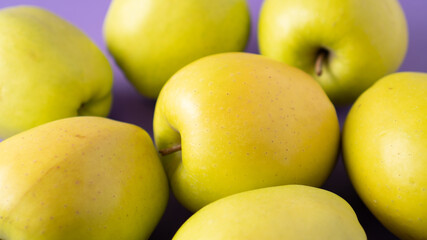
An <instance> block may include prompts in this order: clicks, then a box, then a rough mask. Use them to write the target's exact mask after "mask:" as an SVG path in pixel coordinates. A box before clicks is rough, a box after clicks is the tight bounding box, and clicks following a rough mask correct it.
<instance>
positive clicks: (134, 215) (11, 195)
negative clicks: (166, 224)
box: [0, 117, 168, 240]
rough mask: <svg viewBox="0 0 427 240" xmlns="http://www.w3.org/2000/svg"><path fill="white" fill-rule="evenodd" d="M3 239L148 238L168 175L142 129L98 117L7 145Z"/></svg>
mask: <svg viewBox="0 0 427 240" xmlns="http://www.w3.org/2000/svg"><path fill="white" fill-rule="evenodd" d="M0 155H1V158H0V196H1V198H0V239H3V240H15V239H32V240H58V239H64V240H68V239H70V240H71V239H73V240H75V239H87V240H91V239H93V240H98V239H129V240H131V239H135V240H139V239H148V237H149V235H150V234H151V231H152V230H153V229H154V227H155V225H156V224H157V222H158V221H159V219H160V217H161V215H162V213H163V211H164V209H165V207H166V203H167V199H168V186H167V179H166V174H165V173H164V170H163V167H162V164H161V162H160V159H159V157H158V154H157V152H156V150H155V148H154V145H153V142H152V141H151V139H150V137H149V135H148V134H147V133H146V132H145V131H144V130H142V129H141V128H139V127H137V126H134V125H130V124H126V123H121V122H116V121H113V120H109V119H105V118H98V117H75V118H68V119H62V120H58V121H54V122H51V123H47V124H44V125H41V126H39V127H36V128H33V129H31V130H28V131H25V132H23V133H20V134H18V135H15V136H13V137H11V138H9V139H7V140H5V141H3V142H2V143H0Z"/></svg>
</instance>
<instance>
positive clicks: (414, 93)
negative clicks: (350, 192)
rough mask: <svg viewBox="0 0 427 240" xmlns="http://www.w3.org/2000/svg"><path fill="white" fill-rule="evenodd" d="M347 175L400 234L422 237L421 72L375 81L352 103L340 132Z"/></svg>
mask: <svg viewBox="0 0 427 240" xmlns="http://www.w3.org/2000/svg"><path fill="white" fill-rule="evenodd" d="M343 151H344V160H345V164H346V167H347V170H348V173H349V176H350V179H351V181H352V183H353V185H354V187H355V189H356V190H357V192H358V194H359V196H360V197H361V199H362V200H363V201H364V203H365V204H366V206H367V207H368V208H369V209H370V210H371V212H372V213H373V214H374V215H375V216H376V217H377V218H378V219H379V220H380V221H381V223H382V224H383V225H384V226H385V227H387V228H388V229H389V230H390V231H391V232H393V233H394V234H395V235H396V236H398V237H399V238H401V239H427V74H425V73H413V72H407V73H396V74H392V75H389V76H387V77H385V78H383V79H381V80H379V81H378V82H377V83H376V84H375V85H374V86H372V87H371V88H370V89H368V90H367V91H366V92H365V93H363V94H362V95H361V96H360V98H359V99H358V100H357V101H356V103H355V104H354V106H353V107H352V109H351V111H350V113H349V115H348V118H347V120H346V122H345V126H344V132H343Z"/></svg>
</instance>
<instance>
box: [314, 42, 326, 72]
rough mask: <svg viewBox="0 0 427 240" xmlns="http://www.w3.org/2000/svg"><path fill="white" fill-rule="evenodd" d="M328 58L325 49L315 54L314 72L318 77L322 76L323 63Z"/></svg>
mask: <svg viewBox="0 0 427 240" xmlns="http://www.w3.org/2000/svg"><path fill="white" fill-rule="evenodd" d="M327 57H328V51H327V50H326V49H323V48H322V49H320V50H319V51H318V53H317V58H316V65H315V71H316V75H317V76H318V77H320V76H322V73H323V63H324V62H325V61H326V58H327Z"/></svg>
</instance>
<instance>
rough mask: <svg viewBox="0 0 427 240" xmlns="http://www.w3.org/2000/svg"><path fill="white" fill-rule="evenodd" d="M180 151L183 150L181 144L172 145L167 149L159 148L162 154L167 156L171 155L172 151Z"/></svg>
mask: <svg viewBox="0 0 427 240" xmlns="http://www.w3.org/2000/svg"><path fill="white" fill-rule="evenodd" d="M178 151H181V144H178V145H175V146H172V147H170V148H165V149H162V150H159V153H160V154H161V155H162V156H166V155H169V154H171V153H174V152H178Z"/></svg>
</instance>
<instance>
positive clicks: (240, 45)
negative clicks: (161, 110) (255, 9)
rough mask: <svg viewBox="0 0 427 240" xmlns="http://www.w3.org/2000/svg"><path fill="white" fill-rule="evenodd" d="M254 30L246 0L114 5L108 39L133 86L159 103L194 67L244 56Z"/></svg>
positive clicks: (135, 0)
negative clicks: (174, 79)
mask: <svg viewBox="0 0 427 240" xmlns="http://www.w3.org/2000/svg"><path fill="white" fill-rule="evenodd" d="M249 27H250V17H249V9H248V5H247V3H246V0H185V1H179V0H175V1H170V0H114V1H112V3H111V6H110V9H109V10H108V14H107V17H106V18H105V25H104V33H105V41H106V43H107V46H108V49H109V51H110V52H111V54H112V55H113V56H114V59H115V60H116V62H117V64H118V65H119V66H120V67H121V69H122V70H123V72H124V73H125V74H126V77H127V78H128V79H129V81H130V82H131V83H132V84H133V85H134V86H135V88H136V89H137V90H138V91H139V92H140V93H141V94H143V95H144V96H147V97H150V98H157V96H158V94H159V92H160V89H161V88H162V87H163V85H164V84H165V82H166V81H167V80H168V79H169V78H170V77H171V76H172V75H173V74H174V73H175V72H176V71H178V70H179V69H180V68H182V67H184V66H185V65H187V64H189V63H191V62H192V61H194V60H197V59H199V58H201V57H204V56H208V55H211V54H215V53H222V52H233V51H242V50H243V49H244V48H245V45H246V42H247V40H248V36H249Z"/></svg>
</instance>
